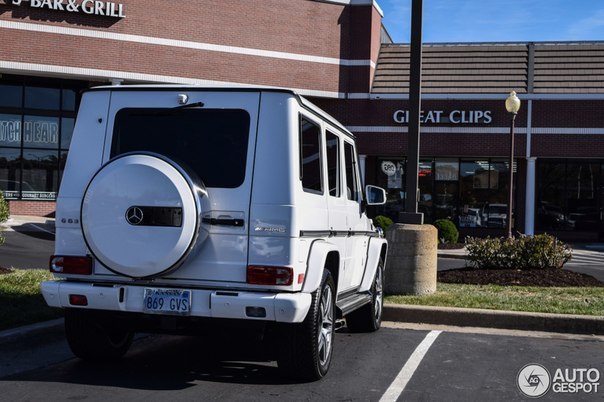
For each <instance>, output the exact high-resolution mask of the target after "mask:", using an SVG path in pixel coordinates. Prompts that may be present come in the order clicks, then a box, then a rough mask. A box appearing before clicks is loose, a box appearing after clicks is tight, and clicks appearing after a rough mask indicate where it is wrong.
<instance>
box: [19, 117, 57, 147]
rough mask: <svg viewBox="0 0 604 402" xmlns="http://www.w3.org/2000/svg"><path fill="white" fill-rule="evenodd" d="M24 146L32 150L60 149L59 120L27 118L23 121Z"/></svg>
mask: <svg viewBox="0 0 604 402" xmlns="http://www.w3.org/2000/svg"><path fill="white" fill-rule="evenodd" d="M23 146H24V147H30V148H58V147H59V118H57V117H46V116H25V117H24V119H23Z"/></svg>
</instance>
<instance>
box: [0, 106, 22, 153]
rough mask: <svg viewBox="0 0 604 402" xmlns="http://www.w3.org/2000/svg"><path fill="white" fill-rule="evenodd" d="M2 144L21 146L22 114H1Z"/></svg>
mask: <svg viewBox="0 0 604 402" xmlns="http://www.w3.org/2000/svg"><path fill="white" fill-rule="evenodd" d="M0 146H7V147H20V146H21V115H17V114H0Z"/></svg>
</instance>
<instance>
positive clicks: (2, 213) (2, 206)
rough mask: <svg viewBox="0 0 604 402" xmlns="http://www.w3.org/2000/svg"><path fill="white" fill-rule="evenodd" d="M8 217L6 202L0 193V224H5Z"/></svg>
mask: <svg viewBox="0 0 604 402" xmlns="http://www.w3.org/2000/svg"><path fill="white" fill-rule="evenodd" d="M8 217H9V210H8V202H6V200H5V199H4V194H2V191H0V224H2V223H4V222H6V221H7V220H8ZM2 243H4V236H2V229H1V228H0V244H2Z"/></svg>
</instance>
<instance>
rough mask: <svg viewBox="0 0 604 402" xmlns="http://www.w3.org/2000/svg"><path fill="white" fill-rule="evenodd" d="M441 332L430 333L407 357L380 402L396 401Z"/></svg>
mask: <svg viewBox="0 0 604 402" xmlns="http://www.w3.org/2000/svg"><path fill="white" fill-rule="evenodd" d="M441 332H442V331H430V332H429V333H428V335H426V337H425V338H424V340H423V341H422V343H420V344H419V345H418V346H417V348H415V350H414V351H413V353H412V354H411V357H409V360H407V363H405V365H404V366H403V368H402V369H401V371H400V372H399V373H398V375H397V376H396V378H395V379H394V381H392V384H390V387H388V389H387V390H386V392H385V393H384V395H382V398H381V399H380V402H391V401H392V402H393V401H396V400H397V399H398V397H399V396H401V394H402V393H403V391H404V390H405V387H406V386H407V383H408V382H409V380H410V379H411V377H413V373H415V370H417V367H418V366H419V364H420V363H421V362H422V360H423V358H424V356H425V355H426V353H427V352H428V349H430V346H432V344H433V343H434V341H435V340H436V338H437V337H438V335H440V333H441Z"/></svg>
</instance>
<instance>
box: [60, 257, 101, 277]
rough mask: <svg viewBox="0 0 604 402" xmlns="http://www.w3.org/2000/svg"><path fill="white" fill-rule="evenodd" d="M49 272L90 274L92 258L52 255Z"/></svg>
mask: <svg viewBox="0 0 604 402" xmlns="http://www.w3.org/2000/svg"><path fill="white" fill-rule="evenodd" d="M49 267H50V272H54V273H58V274H76V275H92V258H91V257H88V256H85V257H81V256H71V255H53V256H51V257H50V264H49Z"/></svg>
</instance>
